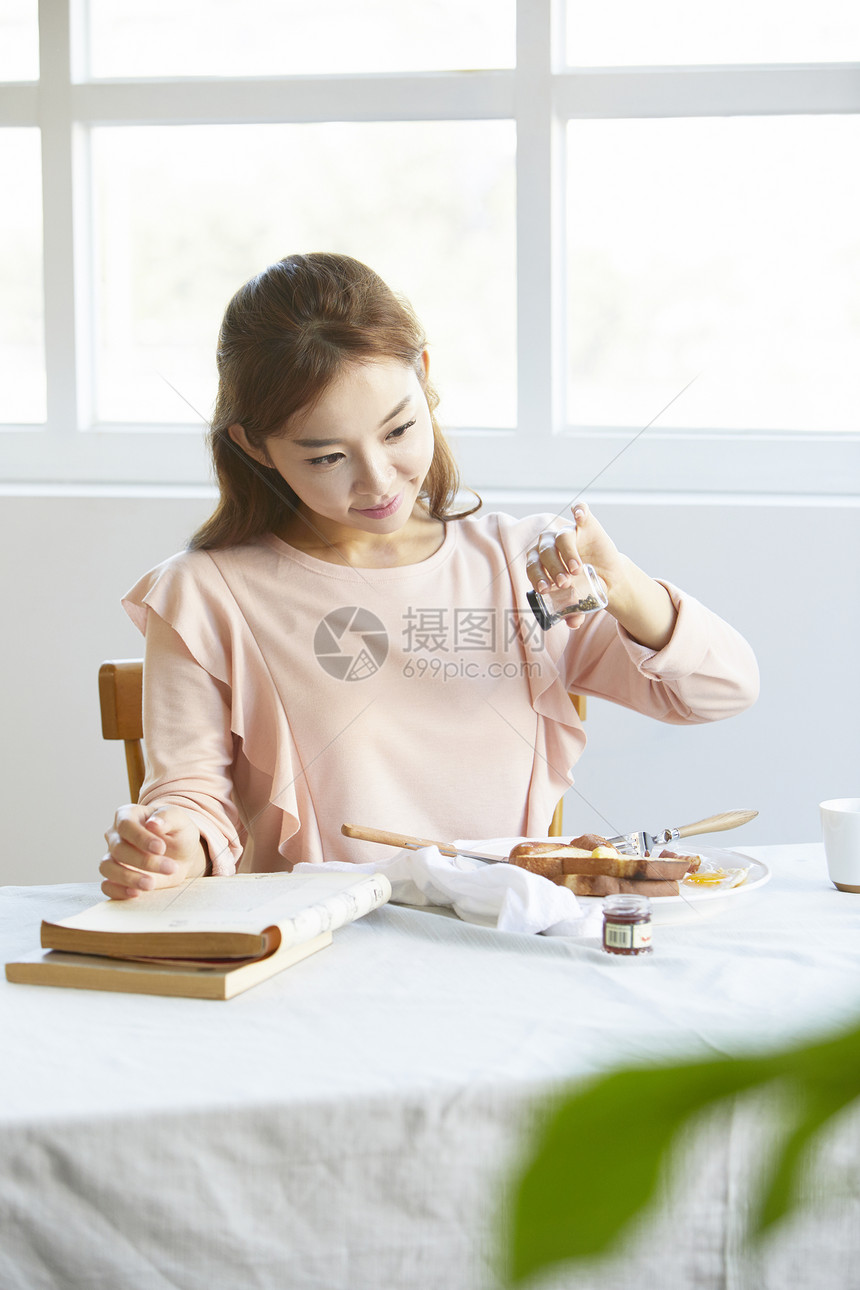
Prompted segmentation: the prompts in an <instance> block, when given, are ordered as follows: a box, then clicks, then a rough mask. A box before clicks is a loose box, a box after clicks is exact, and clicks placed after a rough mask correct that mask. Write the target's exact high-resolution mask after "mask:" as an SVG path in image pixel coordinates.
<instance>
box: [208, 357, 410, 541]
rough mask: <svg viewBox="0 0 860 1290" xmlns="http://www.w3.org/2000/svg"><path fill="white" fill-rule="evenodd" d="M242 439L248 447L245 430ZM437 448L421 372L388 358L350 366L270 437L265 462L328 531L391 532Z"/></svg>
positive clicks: (402, 520) (406, 515) (405, 517)
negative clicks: (308, 408)
mask: <svg viewBox="0 0 860 1290" xmlns="http://www.w3.org/2000/svg"><path fill="white" fill-rule="evenodd" d="M425 367H426V360H425ZM234 429H241V427H231V431H230V433H231V434H233V432H234ZM234 438H236V441H237V442H239V443H240V445H241V446H242V447H244V448H245V449H246V451H247V450H248V447H247V443H245V442H243V441H242V440H243V439H244V433H243V434H242V436H241V437H239V436H237V435H234ZM433 450H434V440H433V425H432V422H431V420H430V409H429V408H428V406H427V399H426V397H425V395H424V391H423V389H422V387H421V382H420V381H419V380H418V376H417V375H416V373H415V371H414V369H413V368H411V367H408V366H405V365H404V364H403V363H400V362H397V361H394V360H384V361H374V362H366V363H352V364H350V365H349V366H348V367H346V368H345V369H344V371H343V372H342V373H341V375H340V376H339V377H338V378H337V379H336V380H335V381H334V382H333V383H332V384H331V385H330V386H329V388H328V389H327V390H326V391H325V393H324V394H323V396H322V397H321V398H320V400H319V402H318V403H316V404H315V405H314V407H313V408H311V409H310V410H309V411H307V412H304V413H299V414H298V415H297V416H295V417H293V418H292V419H291V420H290V422H289V423H288V425H287V427H286V430H285V433H284V434H283V435H280V436H277V437H272V438H270V439H268V440H267V441H266V453H267V455H268V461H266V462H265V463H264V464H266V465H270V466H274V467H275V469H276V470H277V471H278V473H279V474H280V475H281V477H282V478H283V479H284V480H285V481H286V482H287V484H289V486H290V488H291V489H292V490H293V492H294V493H295V494H296V496H297V497H298V498H299V501H300V502H301V506H302V510H303V511H304V512H305V513H306V514H307V516H308V518H309V519H312V520H313V521H314V523H315V525H316V527H317V528H319V529H321V531H322V532H325V533H326V535H327V536H329V537H336V536H337V533H338V531H339V530H341V529H350V530H359V531H361V532H363V533H372V534H390V533H396V532H397V531H398V530H399V529H401V528H402V527H403V526H404V525H405V524H406V523H407V522H408V521H409V519H410V517H411V515H412V512H413V508H414V506H415V503H416V501H417V499H418V494H419V491H420V489H421V486H422V485H423V483H424V480H425V478H426V476H427V472H428V471H429V469H430V463H431V461H432V460H433ZM252 456H256V457H257V460H260V461H262V460H263V457H262V455H258V454H256V453H252Z"/></svg>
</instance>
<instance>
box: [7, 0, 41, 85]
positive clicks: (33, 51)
mask: <svg viewBox="0 0 860 1290" xmlns="http://www.w3.org/2000/svg"><path fill="white" fill-rule="evenodd" d="M38 76H39V5H38V0H3V3H2V4H0V81H35V80H37V79H38Z"/></svg>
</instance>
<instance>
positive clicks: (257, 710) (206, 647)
mask: <svg viewBox="0 0 860 1290" xmlns="http://www.w3.org/2000/svg"><path fill="white" fill-rule="evenodd" d="M122 603H123V606H124V608H125V610H126V612H127V613H128V615H129V617H130V618H131V620H132V622H133V623H134V624H135V626H137V627H138V628H139V630H140V631H141V632H143V633H145V632H146V618H147V612H148V610H149V609H152V610H153V611H154V612H155V613H157V614H158V616H159V617H160V618H162V619H163V620H164V621H165V622H166V623H167V624H168V625H169V626H170V627H172V628H173V630H174V631H175V632H176V633H177V634H178V635H179V637H180V638H181V640H182V641H183V642H184V644H185V646H186V648H187V649H188V651H189V652H190V654H191V655H192V657H193V658H194V660H195V661H196V662H197V663H198V664H199V665H200V667H202V668H203V669H204V670H205V671H206V672H208V673H209V675H210V676H211V677H213V678H214V679H215V680H216V681H219V682H221V683H222V684H223V685H225V686H227V687H229V690H230V704H231V707H230V729H231V731H232V733H233V734H234V735H235V736H236V737H237V738H238V739H240V740H241V742H242V749H243V753H244V756H245V757H246V759H247V760H248V762H249V763H250V764H251V765H252V766H253V767H254V768H255V769H256V770H257V771H259V772H260V773H261V774H262V775H265V776H266V777H271V791H270V793H269V803H270V805H271V806H272V807H274V808H275V809H276V810H277V811H279V812H280V813H281V826H280V836H279V841H278V850H279V851H280V852H281V854H282V855H283V854H284V847H285V845H286V843H287V842H288V841H289V839H290V838H291V837H292V836H293V835H294V834H295V833H297V832H298V830H299V827H300V816H299V804H298V797H297V793H296V779H297V777H298V776H299V775H301V774H302V773H303V772H302V768H301V767H300V766H297V765H295V763H294V759H293V756H292V754H291V751H290V748H291V744H292V742H293V741H292V739H291V736H290V733H289V721H288V719H287V716H286V713H285V712H284V709H283V703H282V701H281V697H280V695H279V694H278V692H277V689H276V687H275V684H274V682H273V680H272V676H271V673H270V671H269V668H268V666H267V664H266V662H265V659H264V658H263V656H262V654H261V652H260V648H259V645H258V644H257V641H256V640H255V638H254V635H253V633H252V631H251V629H250V627H249V625H248V622H247V620H246V618H245V615H244V613H243V612H242V608H241V606H240V605H239V604H238V602H237V600H236V598H235V596H234V595H233V592H232V591H231V589H230V587H229V585H228V583H227V581H226V579H225V577H224V575H223V573H222V570H221V569H220V567H219V566H218V565H217V564H216V562H215V561H214V560H213V559H212V558H211V556H210V555H209V554H208V553H207V552H205V551H201V552H183V553H182V554H180V555H178V556H173V557H172V558H171V559H170V560H167V561H165V562H164V563H163V564H161V565H159V566H158V567H157V568H156V569H154V570H152V572H150V573H148V574H146V575H145V576H144V577H143V578H142V579H141V580H140V582H138V583H137V584H136V586H134V587H133V588H132V589H131V591H129V592H128V594H127V595H126V596H124V597H123V601H122ZM198 810H201V811H203V808H202V807H198ZM203 813H204V814H205V811H203Z"/></svg>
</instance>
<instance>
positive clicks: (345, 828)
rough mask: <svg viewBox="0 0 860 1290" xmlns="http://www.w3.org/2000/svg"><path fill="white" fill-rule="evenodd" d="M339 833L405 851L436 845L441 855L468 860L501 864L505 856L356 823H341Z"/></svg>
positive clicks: (505, 859) (419, 849)
mask: <svg viewBox="0 0 860 1290" xmlns="http://www.w3.org/2000/svg"><path fill="white" fill-rule="evenodd" d="M340 831H341V833H343V834H344V836H345V837H348V838H358V839H359V840H360V841H361V842H379V843H381V844H382V845H383V846H386V847H405V848H406V850H407V851H421V850H422V849H423V848H424V847H438V848H439V850H440V851H441V853H442V855H443V856H466V857H467V858H468V859H469V860H489V861H490V862H491V863H492V864H503V863H504V862H505V861H507V858H508V857H507V856H491V855H486V854H485V853H484V852H483V851H464V850H463V848H462V847H455V846H454V845H453V843H451V842H437V841H436V840H435V839H434V838H412V837H410V836H409V835H408V834H406V833H386V832H385V831H384V830H383V829H363V828H360V827H359V825H357V824H343V825H341V830H340Z"/></svg>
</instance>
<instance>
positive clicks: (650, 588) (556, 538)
mask: <svg viewBox="0 0 860 1290" xmlns="http://www.w3.org/2000/svg"><path fill="white" fill-rule="evenodd" d="M571 511H572V513H573V520H574V525H575V527H574V528H568V529H547V530H545V531H544V532H543V533H541V534H540V536H539V538H538V540H537V542H536V543H535V545H534V546H533V547H532V548H531V549H530V551H529V553H528V555H527V557H526V572H527V574H528V577H529V581H530V582H531V584H532V586H533V587H534V588H535V590H536V591H540V592H547V591H550V590H551V589H552V588H555V587H558V588H563V587H568V586H570V585H571V582H572V577H571V575H572V574H575V573H577V572H578V571H579V569H580V568H581V566H582V565H583V564H590V565H591V566H592V567H593V568H594V571H595V573H596V574H597V575H598V577H599V578H601V579H602V580H603V582H604V583H605V584H606V592H607V595H608V597H609V604H608V606H607V610H608V612H609V613H610V614H612V616H613V617H614V618H616V619H617V620H618V622H619V623H620V624H621V626H622V627H624V628H625V629H626V631H628V632H629V634H630V635H631V636H632V637H633V639H634V640H637V641H639V642H640V644H642V645H645V646H647V647H648V648H649V649H653V650H660V649H662V648H663V647H664V646H665V645H666V644H668V642H669V640H670V639H671V636H672V632H673V630H674V627H675V619H676V617H677V613H676V610H675V607H674V605H673V603H672V601H671V598H670V596H669V593H668V592H667V591H666V588H665V587H664V586H662V584H661V583H659V582H655V581H654V579H653V578H650V577H649V576H648V575H647V574H646V573H643V571H642V570H641V569H639V568H638V567H637V566H636V565H635V564H634V563H633V561H632V560H630V559H628V557H627V556H626V555H622V554H621V552H620V551H619V550H618V547H617V546H616V545H615V543H614V542H613V541H612V539H611V537H610V536H609V534H608V533H607V532H606V530H605V529H604V528H603V526H602V525H601V524H599V523H598V522H597V520H596V519H595V518H594V516H593V515H592V514H591V511H590V510H589V508H588V507H587V506H586V505H585V503H584V502H576V503H575V504H574V505H573V506H572V507H571ZM585 617H586V616H585V615H584V614H572V615H570V616H569V617H567V618H566V619H565V621H566V623H567V625H568V627H571V628H574V629H576V628H577V627H579V626H581V624H582V623H583V622H584V621H585Z"/></svg>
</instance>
